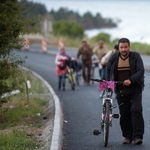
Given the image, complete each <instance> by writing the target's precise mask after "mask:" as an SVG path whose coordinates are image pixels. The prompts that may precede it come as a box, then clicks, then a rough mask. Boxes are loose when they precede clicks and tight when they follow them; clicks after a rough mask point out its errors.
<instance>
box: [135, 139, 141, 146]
mask: <svg viewBox="0 0 150 150" xmlns="http://www.w3.org/2000/svg"><path fill="white" fill-rule="evenodd" d="M142 143H143V141H142V140H141V139H136V140H134V145H140V144H142Z"/></svg>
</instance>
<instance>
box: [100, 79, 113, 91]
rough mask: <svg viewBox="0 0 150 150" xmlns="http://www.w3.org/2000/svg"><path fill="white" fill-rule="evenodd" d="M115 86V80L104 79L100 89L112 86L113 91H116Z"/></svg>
mask: <svg viewBox="0 0 150 150" xmlns="http://www.w3.org/2000/svg"><path fill="white" fill-rule="evenodd" d="M115 86H116V84H115V81H105V80H103V81H102V82H100V83H99V90H100V91H104V90H106V89H107V88H111V89H112V91H113V92H114V90H115Z"/></svg>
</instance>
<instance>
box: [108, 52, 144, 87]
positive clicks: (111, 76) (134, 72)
mask: <svg viewBox="0 0 150 150" xmlns="http://www.w3.org/2000/svg"><path fill="white" fill-rule="evenodd" d="M119 56H120V52H116V53H114V54H113V55H111V56H110V58H109V60H108V63H107V67H106V80H108V81H111V80H112V81H116V77H117V66H118V60H119ZM129 65H130V69H131V77H129V80H130V81H131V84H134V83H138V84H140V85H141V86H142V87H144V65H143V61H142V58H141V56H140V54H139V53H137V52H132V51H130V53H129Z"/></svg>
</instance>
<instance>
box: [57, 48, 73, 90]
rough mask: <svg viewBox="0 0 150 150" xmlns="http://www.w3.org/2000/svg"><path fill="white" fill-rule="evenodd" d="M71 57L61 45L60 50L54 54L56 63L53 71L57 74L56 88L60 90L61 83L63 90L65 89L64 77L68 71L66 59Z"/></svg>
mask: <svg viewBox="0 0 150 150" xmlns="http://www.w3.org/2000/svg"><path fill="white" fill-rule="evenodd" d="M68 58H71V56H70V55H68V54H66V52H65V48H64V47H61V48H60V52H59V53H58V54H56V58H55V63H56V64H57V66H56V69H55V73H56V74H57V75H58V89H59V90H61V85H63V90H65V78H66V74H67V73H68V70H67V64H66V62H65V61H66V60H67V59H68Z"/></svg>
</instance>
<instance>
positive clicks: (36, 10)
mask: <svg viewBox="0 0 150 150" xmlns="http://www.w3.org/2000/svg"><path fill="white" fill-rule="evenodd" d="M20 4H23V5H24V9H23V10H24V11H23V15H24V16H25V17H27V16H29V17H30V18H35V17H36V16H39V15H45V14H46V13H47V10H46V7H45V5H43V4H40V3H33V2H28V1H27V0H21V1H20Z"/></svg>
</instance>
